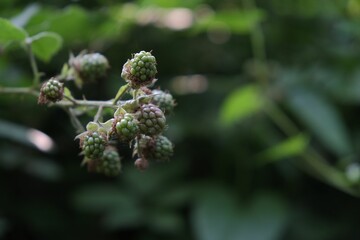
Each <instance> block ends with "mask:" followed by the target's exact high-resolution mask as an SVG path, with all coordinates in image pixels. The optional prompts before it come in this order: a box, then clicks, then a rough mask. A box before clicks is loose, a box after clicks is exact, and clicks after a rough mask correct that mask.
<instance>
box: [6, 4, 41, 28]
mask: <svg viewBox="0 0 360 240" xmlns="http://www.w3.org/2000/svg"><path fill="white" fill-rule="evenodd" d="M39 10H40V6H39V4H37V3H32V4H30V5H29V6H27V7H26V8H24V10H23V11H22V12H21V13H20V14H18V15H17V16H15V17H13V18H12V19H11V22H12V23H13V24H14V25H16V26H18V27H24V26H25V25H26V24H27V23H28V21H29V20H30V19H31V17H32V16H34V14H36V13H37V12H38V11H39Z"/></svg>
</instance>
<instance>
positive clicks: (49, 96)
mask: <svg viewBox="0 0 360 240" xmlns="http://www.w3.org/2000/svg"><path fill="white" fill-rule="evenodd" d="M63 94H64V86H63V84H62V83H61V82H59V81H58V80H56V79H55V78H51V79H50V80H49V81H46V82H45V83H44V84H43V85H42V87H41V89H40V96H39V99H38V103H40V104H46V103H48V102H57V101H60V100H62V99H63Z"/></svg>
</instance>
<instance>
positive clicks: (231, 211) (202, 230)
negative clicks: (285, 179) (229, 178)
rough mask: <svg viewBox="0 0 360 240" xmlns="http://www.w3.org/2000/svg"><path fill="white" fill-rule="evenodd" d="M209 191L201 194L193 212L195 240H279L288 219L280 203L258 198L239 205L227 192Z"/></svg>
mask: <svg viewBox="0 0 360 240" xmlns="http://www.w3.org/2000/svg"><path fill="white" fill-rule="evenodd" d="M211 187H212V189H211V190H206V191H204V192H203V193H202V195H201V196H200V197H201V198H200V200H199V201H198V202H197V204H196V205H195V208H194V210H193V214H192V220H193V221H192V222H193V225H194V229H195V234H196V239H199V240H233V239H240V240H241V239H245V240H247V239H249V240H250V239H251V240H276V239H279V237H280V234H281V232H282V230H283V228H284V227H285V223H286V219H287V208H286V204H285V202H284V201H283V200H282V199H280V198H279V197H277V196H274V195H270V194H261V195H258V196H256V197H255V198H254V199H252V201H251V202H248V203H242V204H238V202H239V201H237V199H236V198H235V197H234V196H233V195H231V194H230V192H228V191H224V190H223V189H219V188H217V189H216V188H214V186H211Z"/></svg>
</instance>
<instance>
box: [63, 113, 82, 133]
mask: <svg viewBox="0 0 360 240" xmlns="http://www.w3.org/2000/svg"><path fill="white" fill-rule="evenodd" d="M64 110H65V111H66V112H67V113H68V114H69V117H70V120H71V123H72V125H73V126H74V128H75V129H76V131H77V132H78V133H82V132H85V128H84V126H83V125H82V124H81V122H80V120H79V119H78V118H77V117H76V115H75V113H74V110H73V109H72V108H66V107H64Z"/></svg>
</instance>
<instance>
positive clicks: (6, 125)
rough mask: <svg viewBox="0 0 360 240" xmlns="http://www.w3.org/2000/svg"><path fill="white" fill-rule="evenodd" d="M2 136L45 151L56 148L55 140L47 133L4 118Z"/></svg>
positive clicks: (0, 126)
mask: <svg viewBox="0 0 360 240" xmlns="http://www.w3.org/2000/svg"><path fill="white" fill-rule="evenodd" d="M0 138H6V139H9V140H12V141H15V142H18V143H21V144H25V145H27V146H30V147H35V148H37V149H39V150H41V151H43V152H49V151H52V150H53V148H54V142H53V140H52V139H51V138H50V137H49V136H48V135H46V134H45V133H43V132H41V131H39V130H36V129H32V128H27V127H24V126H21V125H17V124H14V123H10V122H7V121H4V120H0Z"/></svg>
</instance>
